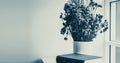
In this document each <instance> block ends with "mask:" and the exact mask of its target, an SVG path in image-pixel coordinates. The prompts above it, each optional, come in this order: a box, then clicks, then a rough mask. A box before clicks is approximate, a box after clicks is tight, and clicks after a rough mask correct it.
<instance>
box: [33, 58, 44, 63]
mask: <svg viewBox="0 0 120 63" xmlns="http://www.w3.org/2000/svg"><path fill="white" fill-rule="evenodd" d="M32 63H44V62H43V60H42V59H38V60H35V61H33V62H32Z"/></svg>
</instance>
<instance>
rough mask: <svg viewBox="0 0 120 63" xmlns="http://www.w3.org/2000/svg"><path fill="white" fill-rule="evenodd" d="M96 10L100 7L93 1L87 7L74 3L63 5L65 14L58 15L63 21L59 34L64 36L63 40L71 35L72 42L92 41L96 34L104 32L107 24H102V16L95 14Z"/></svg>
mask: <svg viewBox="0 0 120 63" xmlns="http://www.w3.org/2000/svg"><path fill="white" fill-rule="evenodd" d="M97 8H102V5H100V4H98V3H95V2H94V1H93V0H90V2H89V4H88V5H87V6H85V5H84V4H82V3H76V2H74V1H72V2H67V3H65V5H64V11H65V12H64V13H61V15H60V18H61V19H62V21H63V27H62V29H61V34H63V35H66V37H65V38H64V40H67V36H68V35H69V34H71V36H72V38H73V40H74V41H92V40H93V38H95V37H96V36H97V34H98V33H103V32H105V31H106V30H107V29H108V22H107V21H106V20H105V21H104V22H103V21H102V18H103V16H102V15H101V14H97V13H95V12H96V10H97Z"/></svg>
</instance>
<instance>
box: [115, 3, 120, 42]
mask: <svg viewBox="0 0 120 63" xmlns="http://www.w3.org/2000/svg"><path fill="white" fill-rule="evenodd" d="M116 40H120V2H117V3H116Z"/></svg>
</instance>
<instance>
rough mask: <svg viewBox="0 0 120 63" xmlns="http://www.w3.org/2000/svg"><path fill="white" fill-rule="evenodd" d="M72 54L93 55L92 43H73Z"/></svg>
mask: <svg viewBox="0 0 120 63" xmlns="http://www.w3.org/2000/svg"><path fill="white" fill-rule="evenodd" d="M73 52H74V53H80V54H89V55H92V53H93V42H78V41H74V42H73Z"/></svg>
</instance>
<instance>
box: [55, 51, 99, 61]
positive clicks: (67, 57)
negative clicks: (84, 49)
mask: <svg viewBox="0 0 120 63" xmlns="http://www.w3.org/2000/svg"><path fill="white" fill-rule="evenodd" d="M97 58H101V57H97V56H91V55H84V54H73V53H72V54H65V55H59V56H57V57H56V61H57V63H85V61H87V60H92V59H97Z"/></svg>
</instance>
